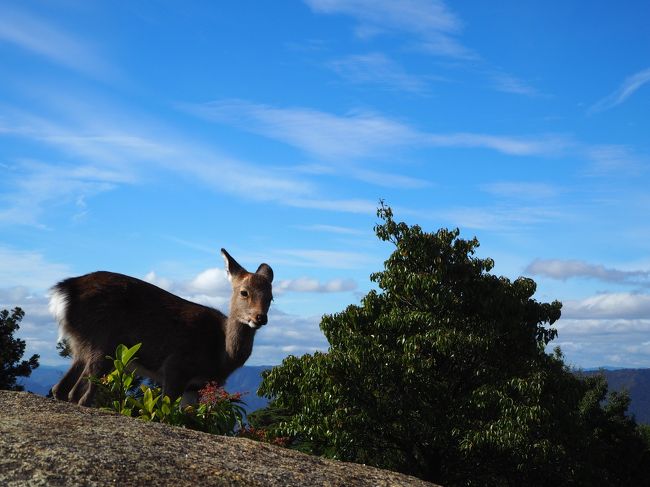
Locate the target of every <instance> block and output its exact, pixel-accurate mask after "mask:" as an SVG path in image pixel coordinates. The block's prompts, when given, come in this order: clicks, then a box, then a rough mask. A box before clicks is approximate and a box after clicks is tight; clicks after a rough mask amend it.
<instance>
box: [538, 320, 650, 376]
mask: <svg viewBox="0 0 650 487" xmlns="http://www.w3.org/2000/svg"><path fill="white" fill-rule="evenodd" d="M564 315H565V313H564V310H563V318H562V319H560V320H559V321H558V322H557V323H556V324H555V325H554V326H555V328H557V330H558V339H557V341H553V342H551V343H550V344H549V347H548V348H549V351H550V350H552V349H553V348H554V347H555V346H558V345H559V346H560V347H561V348H562V350H563V352H564V353H565V354H566V360H567V363H569V364H570V365H573V366H580V367H584V368H586V367H602V366H606V365H618V366H621V367H650V349H649V348H648V346H647V342H648V336H649V334H650V319H625V318H610V319H608V318H584V319H580V318H576V319H571V318H565V317H564Z"/></svg>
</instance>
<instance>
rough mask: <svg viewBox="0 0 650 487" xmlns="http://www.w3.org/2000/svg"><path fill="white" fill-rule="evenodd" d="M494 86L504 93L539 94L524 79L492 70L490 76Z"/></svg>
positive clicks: (533, 95)
mask: <svg viewBox="0 0 650 487" xmlns="http://www.w3.org/2000/svg"><path fill="white" fill-rule="evenodd" d="M490 77H491V79H492V83H493V86H494V88H495V89H496V90H497V91H502V92H504V93H512V94H515V95H524V96H532V97H535V96H540V95H541V93H540V92H539V91H538V90H537V88H534V87H533V86H530V85H529V84H528V83H526V82H525V81H523V80H521V79H519V78H516V77H514V76H512V75H510V74H507V73H504V72H494V73H493V74H492V75H491V76H490Z"/></svg>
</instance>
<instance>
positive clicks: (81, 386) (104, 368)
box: [69, 355, 112, 406]
mask: <svg viewBox="0 0 650 487" xmlns="http://www.w3.org/2000/svg"><path fill="white" fill-rule="evenodd" d="M111 365H112V364H111V362H110V361H109V360H106V358H105V357H104V356H103V355H101V356H97V357H93V358H92V359H91V360H89V361H88V362H87V363H86V365H85V367H84V369H83V371H82V372H81V374H80V376H79V378H78V379H77V383H76V384H75V385H74V387H73V388H72V390H71V391H70V395H69V401H70V402H76V403H77V404H79V405H81V406H92V405H93V401H94V399H95V393H96V392H97V386H96V385H95V384H93V383H92V382H90V380H88V378H89V377H90V376H93V377H97V378H99V377H102V376H104V375H106V374H107V373H108V372H110V369H111Z"/></svg>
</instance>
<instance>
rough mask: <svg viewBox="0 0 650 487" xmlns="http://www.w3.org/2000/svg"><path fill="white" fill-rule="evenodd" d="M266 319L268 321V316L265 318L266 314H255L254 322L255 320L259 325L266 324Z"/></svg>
mask: <svg viewBox="0 0 650 487" xmlns="http://www.w3.org/2000/svg"><path fill="white" fill-rule="evenodd" d="M267 321H268V318H267V316H266V315H257V316H256V317H255V322H256V323H257V324H258V325H259V326H262V325H266V322H267Z"/></svg>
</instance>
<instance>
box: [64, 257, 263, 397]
mask: <svg viewBox="0 0 650 487" xmlns="http://www.w3.org/2000/svg"><path fill="white" fill-rule="evenodd" d="M222 254H223V257H224V260H225V262H226V270H227V271H228V275H229V277H230V279H231V284H232V288H233V293H232V296H231V300H230V317H227V316H226V315H224V314H223V313H222V312H220V311H218V310H216V309H213V308H210V307H207V306H202V305H200V304H196V303H192V302H190V301H187V300H185V299H182V298H180V297H178V296H175V295H174V294H171V293H169V292H167V291H165V290H163V289H160V288H158V287H156V286H154V285H153V284H150V283H148V282H144V281H141V280H140V279H136V278H134V277H129V276H125V275H122V274H116V273H113V272H103V271H100V272H93V273H91V274H86V275H84V276H80V277H73V278H69V279H66V280H64V281H61V282H60V283H58V284H57V285H56V286H54V287H53V288H52V291H53V292H52V296H53V297H52V302H51V304H52V303H54V304H53V305H52V309H54V310H55V312H57V314H58V316H57V318H58V319H59V325H60V326H61V329H62V332H63V335H64V336H67V337H68V339H69V341H70V345H71V349H72V355H73V363H72V366H71V367H70V369H69V370H68V372H67V373H66V374H65V375H64V376H63V378H62V379H61V381H60V382H59V383H58V384H56V385H55V386H54V387H53V388H52V393H53V394H54V397H56V398H57V399H61V400H68V401H71V402H76V403H79V404H82V405H91V404H92V402H93V398H94V394H95V385H94V384H91V383H90V382H89V381H88V380H87V377H88V376H89V375H94V376H98V377H99V376H102V375H104V374H106V373H108V372H109V371H110V369H111V368H112V364H111V362H110V361H109V360H107V359H106V358H105V357H106V355H113V354H114V352H115V348H116V347H117V345H119V344H120V343H122V344H124V345H127V346H132V345H134V344H136V343H142V347H141V348H140V350H139V351H138V353H137V363H136V369H137V372H138V374H139V375H143V376H145V377H149V378H151V379H153V380H155V381H156V382H159V383H161V384H162V386H163V391H164V393H165V394H167V395H169V396H170V397H172V398H176V397H178V396H180V395H181V394H184V393H186V394H187V396H185V395H184V398H183V399H184V402H193V401H194V400H195V399H196V393H195V391H196V390H198V389H199V388H200V387H201V386H202V385H203V384H205V382H207V381H217V382H218V383H220V384H223V383H224V382H225V380H226V378H227V377H228V376H229V375H230V374H231V373H232V372H233V371H234V370H235V369H237V368H239V367H241V366H242V365H243V364H244V362H245V361H246V360H247V359H248V357H249V356H250V354H251V351H252V349H253V339H254V337H255V331H256V330H257V329H258V328H260V327H261V326H263V325H264V324H266V321H267V312H268V309H269V306H270V304H271V300H272V289H271V281H272V280H273V271H272V269H271V268H270V267H269V266H268V265H267V264H262V265H260V266H259V268H258V269H257V271H256V272H255V273H250V272H247V271H246V270H245V269H244V268H242V267H241V266H240V265H239V264H238V263H237V262H236V261H235V260H234V259H233V258H232V257H230V255H229V254H228V253H227V252H226V251H225V250H224V249H222ZM244 294H245V296H244ZM55 299H57V300H59V302H56V303H55V302H54V300H55ZM60 300H64V306H63V307H60V306H59V307H58V308H57V304H59V305H61V302H60ZM186 398H187V399H188V400H186Z"/></svg>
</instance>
